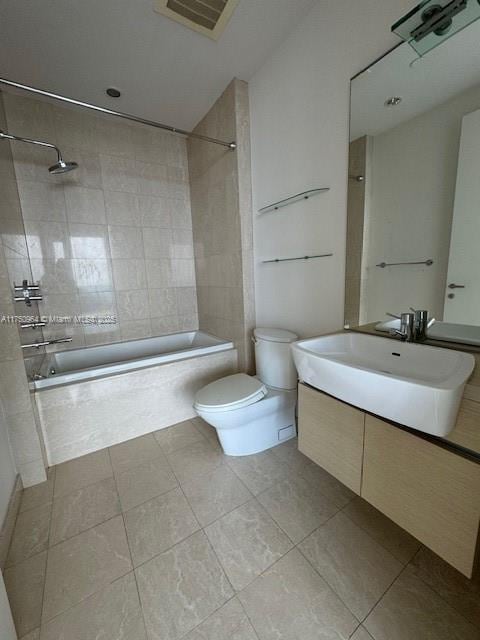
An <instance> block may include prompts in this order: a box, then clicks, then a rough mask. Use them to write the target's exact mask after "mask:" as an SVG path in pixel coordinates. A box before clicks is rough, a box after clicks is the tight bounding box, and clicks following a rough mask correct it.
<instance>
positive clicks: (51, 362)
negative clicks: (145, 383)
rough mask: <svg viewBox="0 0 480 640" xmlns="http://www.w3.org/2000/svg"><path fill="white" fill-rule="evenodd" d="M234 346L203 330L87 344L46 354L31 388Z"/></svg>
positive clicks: (84, 378)
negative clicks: (38, 375) (92, 344)
mask: <svg viewBox="0 0 480 640" xmlns="http://www.w3.org/2000/svg"><path fill="white" fill-rule="evenodd" d="M228 349H233V343H232V342H229V341H228V340H221V339H220V338H216V337H215V336H212V335H210V334H209V333H205V332H203V331H187V332H184V333H176V334H172V335H166V336H158V337H155V338H143V339H140V340H130V341H129V342H115V343H112V344H106V345H101V346H98V347H84V348H81V349H72V350H70V351H61V352H58V353H51V354H49V355H47V356H45V359H44V360H43V362H42V365H41V367H40V370H39V371H38V373H40V374H41V375H42V376H43V377H42V378H40V379H35V380H32V381H31V383H30V388H31V389H46V388H48V387H58V386H60V385H64V384H70V383H72V382H79V381H80V380H93V379H95V378H100V377H104V376H111V375H114V374H116V373H122V372H126V371H133V370H136V369H143V368H144V367H152V366H154V365H158V364H165V363H166V362H173V361H176V360H184V359H185V358H192V357H195V356H201V355H206V354H208V353H216V352H217V351H226V350H228Z"/></svg>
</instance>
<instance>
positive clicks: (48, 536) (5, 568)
mask: <svg viewBox="0 0 480 640" xmlns="http://www.w3.org/2000/svg"><path fill="white" fill-rule="evenodd" d="M48 506H50V518H49V522H48V534H47V546H46V547H45V549H42V550H41V551H36V552H35V553H32V554H30V555H28V556H26V557H25V558H22V559H21V560H18V561H17V562H14V563H13V564H8V559H9V557H10V552H11V550H12V548H13V541H14V539H15V531H16V528H17V523H18V518H19V517H20V515H21V514H20V513H19V514H18V515H17V518H16V519H15V526H14V527H13V531H12V536H11V539H10V544H9V545H8V552H7V555H6V558H5V566H4V568H3V571H6V570H7V569H13V568H14V567H17V566H18V565H20V564H23V563H24V562H26V561H27V560H30V558H34V557H35V556H38V555H40V553H43V552H44V551H47V550H48V548H49V545H48V542H49V538H50V527H51V520H52V511H53V503H47V504H43V505H40V506H39V507H35V508H38V509H44V508H45V507H48ZM28 511H33V509H29V510H28ZM28 511H24V512H23V513H28Z"/></svg>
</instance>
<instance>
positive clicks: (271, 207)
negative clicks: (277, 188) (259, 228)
mask: <svg viewBox="0 0 480 640" xmlns="http://www.w3.org/2000/svg"><path fill="white" fill-rule="evenodd" d="M325 191H330V187H320V188H318V189H310V190H309V191H303V192H302V193H297V194H296V195H294V196H290V197H289V198H285V199H284V200H279V201H278V202H274V203H273V204H269V205H267V206H266V207H263V208H262V209H259V211H258V213H267V212H268V211H277V210H278V209H281V208H282V207H288V205H289V204H293V203H294V202H299V201H300V200H308V199H309V198H312V197H313V196H316V195H318V194H319V193H324V192H325Z"/></svg>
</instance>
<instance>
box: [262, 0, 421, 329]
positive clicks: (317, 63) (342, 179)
mask: <svg viewBox="0 0 480 640" xmlns="http://www.w3.org/2000/svg"><path fill="white" fill-rule="evenodd" d="M414 4H415V2H414V1H413V0H356V1H355V2H352V1H351V0H324V1H319V2H318V3H317V4H316V5H315V6H314V8H313V9H312V10H311V11H310V13H309V14H308V15H307V16H306V17H305V18H304V20H303V21H302V22H301V23H300V24H299V25H298V27H297V28H296V29H295V30H294V31H293V33H292V34H291V35H290V37H289V38H288V39H287V40H286V41H285V42H284V43H282V45H281V46H280V47H279V48H277V49H276V50H275V51H274V52H273V54H272V56H271V57H270V58H269V60H268V61H267V62H266V64H265V65H264V66H263V67H262V68H261V69H260V70H259V71H258V72H257V73H256V74H255V75H254V76H253V78H252V79H251V80H250V109H251V119H252V180H253V209H254V219H255V269H256V272H255V290H256V310H257V325H264V326H265V325H271V326H277V327H285V328H286V329H291V330H293V331H296V332H297V333H299V334H300V335H301V336H308V335H315V334H320V333H326V332H328V331H331V330H336V329H339V328H341V327H342V326H343V308H344V273H345V229H346V194H347V190H346V184H347V163H348V119H349V80H350V77H351V76H352V75H354V74H355V73H357V72H358V71H360V70H361V69H362V68H364V67H365V66H367V65H368V64H370V63H371V62H372V61H373V60H374V59H375V58H377V57H378V56H380V55H382V54H383V53H384V52H385V51H386V50H388V49H389V48H390V47H392V46H393V45H394V44H396V42H398V39H397V38H396V37H395V36H393V35H392V34H391V33H390V26H391V25H392V24H393V22H395V20H396V19H397V18H399V17H401V16H402V15H404V14H405V13H406V12H407V11H408V10H409V9H411V8H412V6H414ZM317 186H329V187H330V188H331V190H330V192H328V193H326V194H323V195H320V196H317V197H316V198H312V199H311V200H308V201H303V202H300V203H298V204H295V205H293V206H290V207H288V208H285V209H282V210H280V211H278V212H275V213H270V214H264V215H262V216H260V217H257V213H256V212H257V211H258V209H260V208H261V207H262V206H264V205H266V204H269V203H271V202H275V201H277V200H279V199H281V198H282V197H285V196H288V195H291V194H294V193H297V192H300V191H304V190H306V189H310V188H312V187H317ZM330 251H333V252H334V254H335V255H334V257H333V258H324V259H319V260H312V261H307V262H293V263H282V264H273V265H262V264H260V262H261V260H262V259H265V258H270V257H271V258H276V257H287V256H296V255H305V254H308V253H311V252H315V253H317V252H321V253H323V252H325V253H327V252H330Z"/></svg>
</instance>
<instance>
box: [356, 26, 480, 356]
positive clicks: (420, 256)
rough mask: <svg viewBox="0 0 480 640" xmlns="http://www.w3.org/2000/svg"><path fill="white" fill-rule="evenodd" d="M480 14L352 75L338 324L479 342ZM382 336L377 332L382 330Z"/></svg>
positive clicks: (394, 52) (403, 45)
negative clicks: (440, 37)
mask: <svg viewBox="0 0 480 640" xmlns="http://www.w3.org/2000/svg"><path fill="white" fill-rule="evenodd" d="M479 43H480V21H477V22H474V23H473V24H471V25H470V26H468V27H467V28H465V29H464V30H463V31H461V32H459V33H458V34H456V35H455V36H454V37H452V38H450V39H449V40H447V41H445V42H444V43H443V44H441V45H440V46H438V47H436V48H435V49H433V50H431V51H430V52H429V53H427V54H426V55H425V56H423V57H421V58H419V57H418V54H416V53H415V51H414V50H413V49H412V48H411V47H410V46H409V45H408V44H407V43H404V44H401V45H400V46H398V47H397V48H396V49H394V50H393V51H391V52H390V53H389V54H387V55H386V56H385V57H383V58H382V59H380V60H379V61H378V62H376V63H375V64H373V65H372V66H371V67H369V68H368V69H367V70H366V71H364V72H362V73H361V74H360V75H358V76H357V77H355V78H354V79H353V80H352V84H351V89H352V91H351V122H350V133H351V135H350V159H349V180H348V183H349V187H348V221H347V263H346V288H345V326H346V327H350V328H353V327H358V326H364V325H371V328H372V329H374V330H377V331H379V330H382V331H388V330H389V329H392V328H395V326H396V324H395V323H396V322H397V325H398V324H399V323H398V321H395V320H392V319H391V318H388V317H387V316H386V313H387V312H390V313H393V314H400V313H401V312H405V311H408V310H409V309H410V307H413V308H416V309H427V310H428V311H429V314H430V316H431V317H433V318H435V319H436V322H435V324H434V325H433V326H432V327H431V329H430V330H429V338H432V339H438V340H444V341H454V342H463V343H467V344H475V345H480V45H479ZM380 335H381V334H380Z"/></svg>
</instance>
